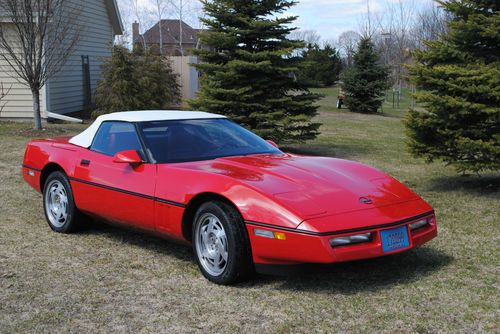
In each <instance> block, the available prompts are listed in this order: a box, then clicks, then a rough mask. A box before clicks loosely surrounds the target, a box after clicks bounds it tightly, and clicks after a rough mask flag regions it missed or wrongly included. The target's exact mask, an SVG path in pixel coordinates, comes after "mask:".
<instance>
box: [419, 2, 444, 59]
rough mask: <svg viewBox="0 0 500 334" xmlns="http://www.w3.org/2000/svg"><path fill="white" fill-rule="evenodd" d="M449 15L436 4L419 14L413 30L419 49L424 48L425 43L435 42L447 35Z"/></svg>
mask: <svg viewBox="0 0 500 334" xmlns="http://www.w3.org/2000/svg"><path fill="white" fill-rule="evenodd" d="M449 20H450V17H449V14H448V13H447V12H445V11H444V10H443V9H442V8H441V7H439V6H436V5H435V4H432V5H430V6H429V7H426V8H424V9H423V10H422V11H421V12H420V13H419V14H418V21H417V23H416V26H415V28H414V29H413V36H415V39H416V44H417V47H418V48H420V49H422V48H424V47H425V46H424V43H423V42H424V41H435V40H437V39H438V38H439V37H441V36H442V35H444V34H446V30H447V22H448V21H449Z"/></svg>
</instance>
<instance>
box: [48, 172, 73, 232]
mask: <svg viewBox="0 0 500 334" xmlns="http://www.w3.org/2000/svg"><path fill="white" fill-rule="evenodd" d="M43 208H44V212H45V218H46V219H47V223H48V224H49V226H50V228H51V229H52V230H54V231H56V232H61V233H70V232H72V231H75V230H76V229H77V228H78V227H79V225H80V223H81V216H82V215H81V213H80V212H79V211H78V209H77V208H76V206H75V202H74V200H73V193H72V191H71V186H70V184H69V181H68V178H67V177H66V175H65V174H64V173H62V172H59V171H56V172H53V173H51V174H50V175H49V176H48V177H47V180H46V181H45V186H44V188H43Z"/></svg>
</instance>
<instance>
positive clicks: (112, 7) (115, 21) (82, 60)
mask: <svg viewBox="0 0 500 334" xmlns="http://www.w3.org/2000/svg"><path fill="white" fill-rule="evenodd" d="M75 1H76V0H75ZM78 3H79V4H80V6H81V11H80V13H79V17H78V20H79V21H80V22H75V24H78V25H79V26H81V27H82V30H83V33H82V34H81V36H80V38H79V40H78V42H77V45H76V47H75V49H74V52H73V53H72V55H71V57H70V58H69V59H68V61H67V62H66V64H65V65H64V66H63V67H62V69H61V70H60V71H59V72H58V73H57V74H56V75H54V76H53V77H51V78H50V79H49V80H48V82H47V83H46V85H45V86H44V87H43V88H42V90H41V92H40V104H41V110H42V117H43V118H47V113H48V112H49V113H55V114H62V115H64V114H73V115H74V114H75V113H77V112H81V111H84V110H85V109H86V108H87V107H88V106H89V104H90V103H91V101H92V96H93V94H94V93H95V89H96V86H97V82H98V81H99V79H100V77H101V64H102V62H103V60H104V59H105V58H106V57H109V56H110V55H111V46H112V44H113V41H114V38H115V36H116V35H121V34H122V33H123V25H122V22H121V18H120V13H119V10H118V6H117V4H116V0H86V1H78ZM0 24H2V25H4V27H3V28H4V29H5V30H7V31H8V29H9V22H8V20H1V21H0ZM1 52H2V50H1V49H0V53H1ZM0 82H1V83H2V84H3V87H4V91H5V92H7V95H6V97H5V98H4V99H3V100H2V105H3V108H2V110H1V112H0V119H29V118H32V117H33V100H32V97H31V91H30V90H29V88H28V87H27V86H25V85H23V84H22V82H21V81H20V80H19V79H18V78H17V77H16V75H15V72H14V71H13V70H12V69H11V68H9V66H8V65H7V64H6V63H5V61H3V60H2V58H1V57H0Z"/></svg>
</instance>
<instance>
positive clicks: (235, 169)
mask: <svg viewBox="0 0 500 334" xmlns="http://www.w3.org/2000/svg"><path fill="white" fill-rule="evenodd" d="M182 165H184V166H183V167H185V168H190V169H198V170H203V171H205V172H209V173H217V174H222V175H225V176H229V177H231V178H234V179H237V180H239V181H241V182H243V183H245V184H247V185H249V186H251V187H253V188H255V189H257V190H258V191H260V192H263V193H265V194H266V195H267V196H270V197H272V198H273V199H274V200H275V201H276V202H278V203H279V204H281V205H282V206H284V207H286V208H287V209H289V210H291V211H292V212H295V213H296V214H297V215H298V216H300V217H302V218H303V219H307V218H311V217H314V216H322V215H332V214H339V213H345V212H349V211H355V210H363V209H371V208H374V207H380V206H386V205H390V204H396V203H401V202H406V201H409V200H412V199H416V198H418V196H417V195H416V194H415V193H414V192H412V191H411V190H409V189H408V188H407V187H406V186H404V185H403V184H401V183H400V182H398V181H397V180H395V179H394V178H392V177H390V176H387V175H385V174H384V173H382V172H380V171H378V170H376V169H374V168H371V167H368V166H366V165H363V164H360V163H356V162H352V161H347V160H340V159H332V158H323V157H303V156H295V155H289V154H282V155H253V156H243V157H241V156H240V157H227V158H218V159H215V160H212V161H201V162H193V163H186V164H182Z"/></svg>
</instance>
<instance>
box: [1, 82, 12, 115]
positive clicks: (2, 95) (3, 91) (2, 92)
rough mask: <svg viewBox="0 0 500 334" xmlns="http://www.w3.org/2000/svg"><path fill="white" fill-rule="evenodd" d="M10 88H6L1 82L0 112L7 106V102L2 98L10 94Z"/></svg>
mask: <svg viewBox="0 0 500 334" xmlns="http://www.w3.org/2000/svg"><path fill="white" fill-rule="evenodd" d="M9 91H10V88H9V89H7V90H5V89H4V87H3V82H0V113H1V112H2V110H3V108H4V107H5V103H4V102H2V100H3V99H4V98H5V97H6V96H7V94H9Z"/></svg>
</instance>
